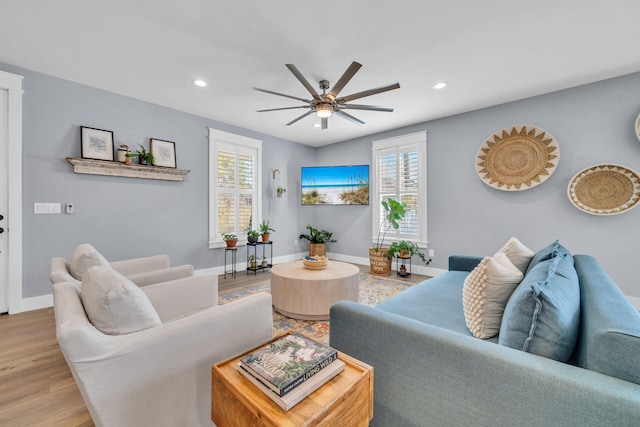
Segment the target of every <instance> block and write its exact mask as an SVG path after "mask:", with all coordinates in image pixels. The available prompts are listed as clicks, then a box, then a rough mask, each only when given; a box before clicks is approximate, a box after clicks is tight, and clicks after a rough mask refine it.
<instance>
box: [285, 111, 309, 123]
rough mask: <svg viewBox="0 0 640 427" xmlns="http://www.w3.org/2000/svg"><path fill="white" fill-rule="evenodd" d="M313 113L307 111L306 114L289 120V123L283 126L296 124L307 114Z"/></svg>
mask: <svg viewBox="0 0 640 427" xmlns="http://www.w3.org/2000/svg"><path fill="white" fill-rule="evenodd" d="M311 113H313V110H310V111H307V112H306V113H304V114H303V115H301V116H300V117H297V118H295V119H293V120H291V121H290V122H289V123H287V124H286V125H285V126H291V125H292V124H294V123H295V122H297V121H298V120H300V119H304V118H305V117H307V116H308V115H309V114H311Z"/></svg>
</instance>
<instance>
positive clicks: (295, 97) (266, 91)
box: [253, 87, 311, 102]
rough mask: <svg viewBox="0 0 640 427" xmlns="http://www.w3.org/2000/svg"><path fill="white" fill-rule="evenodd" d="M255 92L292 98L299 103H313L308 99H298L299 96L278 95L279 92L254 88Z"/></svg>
mask: <svg viewBox="0 0 640 427" xmlns="http://www.w3.org/2000/svg"><path fill="white" fill-rule="evenodd" d="M253 90H257V91H259V92H264V93H270V94H271V95H278V96H284V97H285V98H291V99H295V100H297V101H302V102H311V101H310V100H308V99H302V98H298V97H297V96H291V95H285V94H284V93H278V92H274V91H272V90H266V89H260V88H259V87H254V88H253Z"/></svg>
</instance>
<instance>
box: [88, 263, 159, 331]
mask: <svg viewBox="0 0 640 427" xmlns="http://www.w3.org/2000/svg"><path fill="white" fill-rule="evenodd" d="M80 297H81V299H82V304H83V305H84V309H85V311H86V312H87V316H88V317H89V320H90V321H91V323H92V324H93V326H95V327H96V328H97V329H99V330H100V331H102V332H103V333H105V334H109V335H121V334H128V333H131V332H137V331H142V330H144V329H149V328H153V327H155V326H159V325H161V324H162V322H161V321H160V317H159V316H158V313H157V312H156V310H155V309H154V308H153V305H151V302H150V301H149V298H147V296H146V295H145V294H144V292H142V290H141V289H140V288H139V287H138V286H137V285H136V284H135V283H133V282H132V281H130V280H129V279H127V278H126V277H124V276H123V275H122V274H120V273H118V272H117V271H115V270H113V269H111V268H110V267H104V266H96V267H91V268H89V269H88V270H87V272H86V273H85V274H84V278H83V280H82V287H81V290H80Z"/></svg>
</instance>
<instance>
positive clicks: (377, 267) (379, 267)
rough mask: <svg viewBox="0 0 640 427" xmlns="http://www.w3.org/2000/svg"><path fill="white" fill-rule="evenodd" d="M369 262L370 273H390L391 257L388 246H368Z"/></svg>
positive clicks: (385, 274)
mask: <svg viewBox="0 0 640 427" xmlns="http://www.w3.org/2000/svg"><path fill="white" fill-rule="evenodd" d="M369 263H370V264H371V274H377V275H379V276H388V275H390V274H391V257H390V256H389V249H388V248H380V249H378V250H376V248H369Z"/></svg>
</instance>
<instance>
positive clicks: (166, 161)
mask: <svg viewBox="0 0 640 427" xmlns="http://www.w3.org/2000/svg"><path fill="white" fill-rule="evenodd" d="M151 154H153V158H154V160H155V163H156V166H164V167H167V168H176V167H177V163H176V143H175V142H171V141H163V140H161V139H154V138H151Z"/></svg>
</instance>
